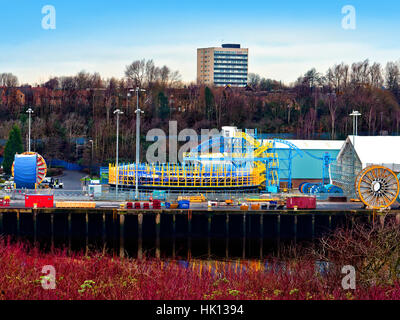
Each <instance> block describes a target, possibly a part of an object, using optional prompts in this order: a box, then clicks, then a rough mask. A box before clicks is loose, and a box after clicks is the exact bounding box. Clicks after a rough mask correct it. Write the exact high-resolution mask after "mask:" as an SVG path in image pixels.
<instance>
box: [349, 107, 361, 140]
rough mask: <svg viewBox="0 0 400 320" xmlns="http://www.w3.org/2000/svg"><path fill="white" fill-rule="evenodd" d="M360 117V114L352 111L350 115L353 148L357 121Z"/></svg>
mask: <svg viewBox="0 0 400 320" xmlns="http://www.w3.org/2000/svg"><path fill="white" fill-rule="evenodd" d="M359 116H361V113H359V112H358V111H354V110H353V112H352V113H350V117H353V148H354V147H355V139H354V138H355V136H356V135H357V119H358V117H359Z"/></svg>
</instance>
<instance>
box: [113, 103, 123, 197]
mask: <svg viewBox="0 0 400 320" xmlns="http://www.w3.org/2000/svg"><path fill="white" fill-rule="evenodd" d="M114 114H116V115H117V148H116V159H115V175H116V178H115V195H116V196H118V182H119V165H118V140H119V115H120V114H124V113H123V112H122V111H121V110H119V109H117V110H115V111H114Z"/></svg>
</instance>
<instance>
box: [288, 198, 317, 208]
mask: <svg viewBox="0 0 400 320" xmlns="http://www.w3.org/2000/svg"><path fill="white" fill-rule="evenodd" d="M294 207H297V209H315V208H316V207H317V198H316V197H290V198H287V199H286V208H287V209H294Z"/></svg>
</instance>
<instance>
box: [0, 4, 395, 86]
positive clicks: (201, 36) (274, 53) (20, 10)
mask: <svg viewBox="0 0 400 320" xmlns="http://www.w3.org/2000/svg"><path fill="white" fill-rule="evenodd" d="M0 4H1V6H0V28H1V30H2V31H3V32H2V37H1V41H0V72H12V73H14V74H16V75H17V76H18V77H19V79H20V82H30V83H35V82H43V81H46V80H47V79H48V77H49V76H60V75H72V74H75V73H77V72H79V71H80V70H86V71H88V72H94V71H98V72H100V73H101V75H102V76H104V77H111V76H115V77H122V76H123V73H124V69H125V66H126V65H127V64H129V63H130V62H132V61H133V60H136V59H141V58H147V59H154V61H155V63H156V65H163V64H166V65H168V66H170V67H171V68H172V69H174V70H179V71H180V73H181V75H182V78H183V80H184V81H186V82H190V81H194V80H195V78H196V48H198V47H209V46H219V45H220V44H221V43H222V42H227V43H232V42H233V43H241V44H242V46H243V47H248V48H249V50H250V52H249V71H250V72H256V73H259V74H260V75H262V76H264V77H268V78H273V79H277V80H282V81H284V82H286V83H290V82H292V81H295V80H296V79H297V77H298V76H300V75H301V74H303V73H305V72H306V71H307V70H308V69H310V68H312V67H316V68H317V69H318V70H320V71H322V72H325V71H326V69H327V68H328V67H329V66H332V65H333V64H335V63H340V62H342V61H344V62H347V63H352V62H355V61H361V60H364V59H370V60H371V61H377V62H380V63H382V64H385V63H386V62H387V61H397V60H399V59H400V41H399V33H398V31H399V30H400V20H399V16H400V2H399V1H395V0H381V1H371V0H357V1H356V0H348V1H334V0H329V1H321V0H319V1H314V0H309V1H294V0H281V1H270V0H263V1H258V0H248V1H243V0H242V1H236V0H230V1H226V0H220V1H209V0H202V1H198V2H196V1H178V0H174V1H168V0H164V1H140V2H139V1H126V0H120V1H118V0H116V1H114V2H110V1H104V0H97V1H76V0H69V1H65V0H48V1H36V0H14V1H5V0H0ZM44 5H53V6H54V7H55V8H56V14H57V16H56V19H57V20H56V22H57V25H56V26H57V28H56V30H44V29H42V27H41V21H42V18H43V15H42V13H41V10H42V7H43V6H44ZM344 5H353V6H354V7H355V8H356V17H357V25H356V30H344V29H343V28H342V26H341V20H342V18H343V15H342V13H341V9H342V7H343V6H344Z"/></svg>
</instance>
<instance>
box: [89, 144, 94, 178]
mask: <svg viewBox="0 0 400 320" xmlns="http://www.w3.org/2000/svg"><path fill="white" fill-rule="evenodd" d="M89 142H90V143H91V144H92V152H91V154H90V169H89V170H90V171H89V175H90V177H92V166H93V140H89Z"/></svg>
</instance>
